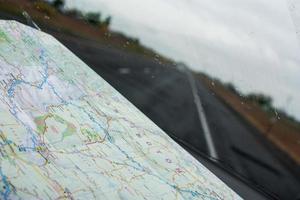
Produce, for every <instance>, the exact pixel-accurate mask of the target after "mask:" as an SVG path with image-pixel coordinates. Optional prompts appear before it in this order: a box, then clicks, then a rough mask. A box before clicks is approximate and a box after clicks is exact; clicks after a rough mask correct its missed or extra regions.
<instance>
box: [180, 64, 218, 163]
mask: <svg viewBox="0 0 300 200" xmlns="http://www.w3.org/2000/svg"><path fill="white" fill-rule="evenodd" d="M179 68H180V69H183V70H184V71H185V72H186V74H187V76H188V80H189V83H190V86H191V89H192V93H193V97H194V102H195V104H196V107H197V111H198V116H199V120H200V123H201V126H202V128H203V132H204V138H205V141H206V144H207V147H208V153H209V155H210V157H213V158H215V159H218V158H219V157H218V154H217V151H216V148H215V144H214V141H213V139H212V136H211V132H210V129H209V126H208V123H207V119H206V116H205V112H204V109H203V106H202V103H201V99H200V97H199V95H198V91H197V86H196V82H195V79H194V77H193V75H192V73H191V72H190V70H189V69H187V67H186V66H180V67H179Z"/></svg>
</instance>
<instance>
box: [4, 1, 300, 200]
mask: <svg viewBox="0 0 300 200" xmlns="http://www.w3.org/2000/svg"><path fill="white" fill-rule="evenodd" d="M0 18H1V19H5V20H17V21H19V22H21V23H24V24H27V25H29V26H32V27H33V28H36V29H41V30H42V31H44V32H47V33H49V34H51V35H53V36H54V37H55V38H57V39H58V40H59V41H60V42H62V43H63V44H64V45H65V46H66V47H68V48H69V49H70V50H71V51H72V52H73V53H75V54H76V55H77V56H78V57H79V58H81V59H82V60H83V61H84V62H86V63H87V64H88V65H89V66H90V67H91V68H92V69H93V70H95V71H96V72H97V73H98V74H99V75H100V76H102V77H103V78H104V79H105V80H106V81H107V82H108V83H110V84H111V85H112V86H113V87H115V88H116V89H117V90H118V91H119V92H120V93H122V94H123V95H124V96H125V97H126V98H127V99H129V100H130V101H131V102H132V103H133V104H134V105H135V106H137V107H138V108H139V109H140V110H141V111H142V112H144V113H145V114H146V115H147V116H148V117H149V118H150V119H151V120H152V121H154V122H155V123H156V124H157V125H158V126H159V127H160V128H162V129H163V130H164V131H165V132H166V133H167V134H168V135H169V136H171V137H172V138H173V139H174V140H175V141H177V142H178V143H179V144H180V145H182V146H183V147H184V148H185V149H186V150H188V151H189V152H190V153H192V154H193V155H194V156H195V157H196V158H197V159H199V161H200V162H202V163H204V164H206V162H208V161H209V162H213V163H214V165H217V166H219V167H221V168H222V169H223V170H225V171H226V172H228V173H231V174H234V175H235V176H236V177H238V178H239V179H241V180H243V181H244V182H245V183H246V184H248V185H250V186H251V187H254V188H256V189H258V190H260V191H261V192H263V193H266V194H268V195H269V196H271V197H272V198H279V199H300V189H299V188H300V167H299V166H300V103H299V102H300V56H299V53H300V46H299V44H300V37H299V36H300V32H299V31H300V2H299V1H297V0H272V1H271V0H244V1H238V0H214V1H211V0H172V1H171V0H164V1H162V0H144V1H139V0H127V1H120V0H84V1H83V0H54V1H50V0H49V1H42V0H0ZM210 166H211V165H210V164H207V167H208V168H209V169H211V168H210ZM211 170H212V171H213V172H214V173H216V174H217V175H218V176H221V178H222V173H223V172H222V171H221V172H218V171H214V170H213V169H211ZM225 182H226V181H225ZM228 184H229V185H230V182H229V183H228Z"/></svg>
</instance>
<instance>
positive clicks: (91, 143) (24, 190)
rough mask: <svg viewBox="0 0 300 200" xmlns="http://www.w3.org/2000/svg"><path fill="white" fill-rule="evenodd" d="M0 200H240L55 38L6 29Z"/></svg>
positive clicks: (1, 34)
mask: <svg viewBox="0 0 300 200" xmlns="http://www.w3.org/2000/svg"><path fill="white" fill-rule="evenodd" d="M0 192H1V193H0V199H240V197H239V196H238V195H237V194H235V193H234V192H233V191H232V190H231V189H230V188H228V187H227V186H226V185H225V184H224V183H223V182H221V181H220V180H219V179H218V178H217V177H216V176H215V175H213V174H212V173H211V172H210V171H209V170H207V169H206V168H205V167H204V166H203V165H202V164H201V163H199V162H198V161H197V160H195V159H194V158H193V157H192V156H191V155H190V154H188V153H187V152H186V151H185V150H183V149H182V148H181V147H180V146H179V145H178V144H176V143H175V142H174V141H173V140H172V139H170V138H169V136H167V135H166V134H165V133H164V132H163V131H162V130H161V129H160V128H158V127H157V126H156V125H155V124H154V123H153V122H151V121H150V120H149V119H148V118H147V117H146V116H144V114H142V113H141V112H140V111H139V110H138V109H137V108H135V107H134V106H133V105H132V104H131V103H130V102H129V101H127V100H126V99H125V98H124V97H123V96H122V95H120V94H119V93H118V92H117V91H116V90H115V89H113V88H112V87H111V86H110V85H109V84H108V83H107V82H106V81H105V80H103V79H102V78H101V77H100V76H98V75H97V74H96V73H95V72H94V71H92V70H91V69H90V68H89V67H88V66H87V65H86V64H84V63H83V62H82V61H81V60H80V59H79V58H77V57H76V56H75V55H74V54H73V53H71V52H70V51H69V50H68V49H67V48H65V47H64V46H63V45H62V44H60V43H59V42H58V41H57V40H56V39H54V38H53V37H52V36H50V35H48V34H45V33H43V32H41V31H37V30H35V29H33V28H30V27H27V26H25V25H22V24H20V23H18V22H15V21H0Z"/></svg>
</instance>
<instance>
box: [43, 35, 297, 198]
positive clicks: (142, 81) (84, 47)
mask: <svg viewBox="0 0 300 200" xmlns="http://www.w3.org/2000/svg"><path fill="white" fill-rule="evenodd" d="M44 30H45V29H44ZM46 31H47V30H46ZM48 32H50V33H51V34H52V35H54V36H55V37H56V38H57V39H58V40H60V41H61V42H62V43H63V44H64V45H66V46H67V47H68V48H69V49H70V50H71V51H73V52H74V53H75V54H76V55H77V56H78V57H80V58H81V59H82V60H83V61H84V62H86V63H87V64H88V65H89V66H90V67H92V68H93V69H94V70H95V71H96V72H97V73H98V74H99V75H101V76H102V77H103V78H104V79H105V80H106V81H107V82H109V83H110V84H111V85H112V86H113V87H115V88H116V89H117V90H118V91H119V92H120V93H121V94H123V95H124V96H125V97H126V98H127V99H128V100H129V101H131V102H132V103H133V104H134V105H135V106H137V107H138V108H139V109H140V110H141V111H142V112H144V113H145V114H146V115H147V116H148V117H149V118H150V119H151V120H152V121H154V122H155V123H156V124H157V125H158V126H159V127H161V128H162V129H163V130H164V131H165V132H166V133H167V134H169V135H170V136H171V137H173V138H174V139H176V141H177V142H179V143H180V144H181V145H183V147H184V148H186V149H187V150H188V151H190V152H191V153H192V154H193V155H194V156H195V157H196V158H197V159H199V160H200V161H201V162H202V163H203V164H204V165H206V166H207V167H208V168H209V169H211V170H212V171H213V172H214V173H215V174H217V175H218V176H220V178H221V179H223V180H224V181H225V182H226V183H228V184H229V185H230V186H231V187H232V188H233V189H235V190H236V191H237V192H238V193H240V194H241V195H242V196H243V197H248V199H259V198H260V197H259V194H258V196H256V195H257V194H256V192H255V191H254V190H253V188H250V189H249V188H248V189H247V186H246V189H245V187H242V186H241V185H242V184H244V183H245V182H247V183H251V185H255V188H258V189H261V190H263V191H268V193H269V192H270V193H272V194H273V195H275V197H278V198H280V199H296V197H298V198H299V199H300V181H299V180H300V178H299V176H297V173H294V171H297V170H298V169H299V166H298V167H297V166H291V165H289V166H287V164H286V163H288V161H287V162H285V158H283V156H281V157H280V155H281V154H280V152H278V150H277V149H276V148H274V146H272V144H270V143H268V141H266V140H265V139H264V138H263V137H262V136H261V134H260V133H259V132H258V131H257V130H256V129H255V128H254V127H252V126H251V125H249V124H248V123H247V122H246V121H245V120H243V119H242V117H241V116H239V115H238V114H237V113H235V112H234V111H233V110H232V109H231V108H230V107H228V106H227V105H226V104H224V103H223V102H222V101H221V100H220V99H219V98H218V97H216V96H215V95H214V94H213V93H212V92H211V91H210V90H208V89H207V88H206V87H205V86H204V84H203V83H202V82H201V81H200V80H196V79H193V81H194V84H195V90H194V93H193V86H192V84H191V81H190V79H189V76H188V73H186V71H184V70H179V69H178V68H177V67H176V66H174V65H171V64H162V63H160V62H159V61H158V60H157V59H155V58H148V57H144V56H141V55H139V54H133V53H129V52H126V51H123V50H119V49H116V48H113V47H109V46H107V45H106V46H105V45H103V44H100V43H97V42H95V41H91V40H86V39H82V38H77V37H75V36H70V35H64V34H62V33H60V32H52V31H50V30H48ZM195 92H196V93H197V94H196V95H199V99H200V101H201V106H202V107H203V112H204V113H202V114H204V115H205V118H206V122H207V125H208V128H209V133H210V136H211V138H212V140H213V146H214V147H213V148H214V149H215V151H216V153H217V156H218V159H217V161H216V165H215V164H214V163H212V162H211V161H210V159H207V158H206V157H205V156H203V155H208V156H209V155H211V154H210V151H209V148H208V144H207V138H206V137H205V136H204V129H203V124H201V119H200V118H199V107H197V99H195ZM200 111H201V110H200ZM216 166H221V168H219V167H216ZM223 167H224V169H225V171H224V170H222V168H223ZM291 168H293V169H292V170H291ZM236 176H238V177H240V178H242V180H246V181H241V182H239V181H238V182H236V181H234V180H233V179H234V178H230V177H236ZM249 191H250V192H249ZM251 191H252V192H251Z"/></svg>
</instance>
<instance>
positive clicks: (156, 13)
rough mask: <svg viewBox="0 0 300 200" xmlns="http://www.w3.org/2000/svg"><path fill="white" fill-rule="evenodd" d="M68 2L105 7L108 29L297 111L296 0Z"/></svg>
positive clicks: (102, 9) (299, 96) (299, 60)
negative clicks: (262, 94)
mask: <svg viewBox="0 0 300 200" xmlns="http://www.w3.org/2000/svg"><path fill="white" fill-rule="evenodd" d="M67 7H69V8H71V7H77V8H80V9H83V10H85V11H100V12H101V13H103V14H104V15H111V16H112V29H114V30H117V31H121V32H124V33H126V34H127V35H130V36H133V37H137V38H139V39H140V41H141V42H142V43H143V44H145V45H146V46H149V47H151V48H153V49H155V50H156V51H158V52H160V53H161V54H163V55H166V56H168V57H171V58H173V59H175V60H177V61H183V62H185V63H186V64H187V65H188V66H189V67H190V68H192V69H193V70H196V71H203V72H206V73H208V74H210V75H212V76H214V77H218V78H220V79H222V80H223V81H225V82H233V83H234V84H235V85H236V86H237V87H238V89H239V90H241V91H242V92H244V93H248V92H262V93H265V94H267V95H270V96H272V97H273V99H274V104H275V106H276V107H279V108H281V109H284V110H286V111H287V112H288V113H289V114H291V115H293V116H295V117H297V118H298V119H300V48H299V44H300V41H299V38H297V34H296V30H297V29H298V30H300V29H299V27H300V26H297V25H298V23H297V19H300V17H299V16H297V14H296V13H300V12H299V11H300V9H299V8H300V4H299V3H298V5H296V0H243V1H241V0H142V1H141V0H126V1H123V0H67ZM297 9H298V10H297ZM296 11H298V12H296ZM292 19H294V20H292ZM295 27H298V28H297V29H296V28H295Z"/></svg>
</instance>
